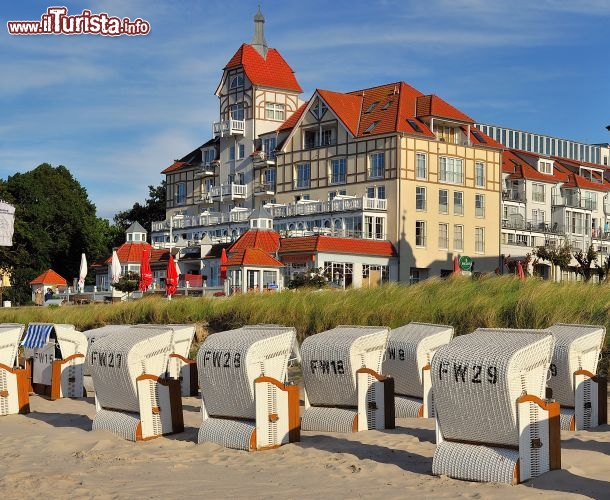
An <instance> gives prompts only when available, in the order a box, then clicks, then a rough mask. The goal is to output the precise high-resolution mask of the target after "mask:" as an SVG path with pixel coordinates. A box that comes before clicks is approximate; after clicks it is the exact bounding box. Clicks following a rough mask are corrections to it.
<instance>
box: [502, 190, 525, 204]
mask: <svg viewBox="0 0 610 500" xmlns="http://www.w3.org/2000/svg"><path fill="white" fill-rule="evenodd" d="M502 201H516V202H518V203H525V193H524V192H522V191H518V190H516V189H508V190H506V191H502Z"/></svg>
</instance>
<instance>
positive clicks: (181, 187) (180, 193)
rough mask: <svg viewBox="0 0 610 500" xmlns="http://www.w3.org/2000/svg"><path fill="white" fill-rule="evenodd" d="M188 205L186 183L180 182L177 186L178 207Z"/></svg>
mask: <svg viewBox="0 0 610 500" xmlns="http://www.w3.org/2000/svg"><path fill="white" fill-rule="evenodd" d="M185 203H186V183H185V182H179V183H178V184H176V205H184V204H185Z"/></svg>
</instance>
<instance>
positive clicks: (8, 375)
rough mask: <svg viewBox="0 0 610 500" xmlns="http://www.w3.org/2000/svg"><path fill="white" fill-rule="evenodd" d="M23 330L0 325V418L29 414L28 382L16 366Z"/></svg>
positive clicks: (22, 326)
mask: <svg viewBox="0 0 610 500" xmlns="http://www.w3.org/2000/svg"><path fill="white" fill-rule="evenodd" d="M24 330H25V326H24V325H21V324H13V323H3V324H0V416H4V415H12V414H16V413H22V414H26V413H29V412H30V396H29V387H30V382H29V380H28V375H27V372H26V370H25V369H24V368H19V367H18V366H17V353H18V350H19V341H20V340H21V336H22V335H23V331H24Z"/></svg>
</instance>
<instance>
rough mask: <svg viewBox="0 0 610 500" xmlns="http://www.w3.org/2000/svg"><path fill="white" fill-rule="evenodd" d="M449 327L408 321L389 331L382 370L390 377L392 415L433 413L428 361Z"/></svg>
mask: <svg viewBox="0 0 610 500" xmlns="http://www.w3.org/2000/svg"><path fill="white" fill-rule="evenodd" d="M452 338H453V327H452V326H446V325H433V324H429V323H416V322H411V323H409V324H407V325H404V326H401V327H399V328H395V329H393V330H391V331H390V336H389V339H388V349H387V351H386V356H385V360H384V362H383V373H385V374H387V375H391V376H392V378H394V392H395V394H394V399H395V402H396V417H399V418H415V417H427V418H432V417H434V398H433V396H432V391H431V388H432V385H431V380H430V361H431V360H432V356H433V355H434V353H435V352H436V350H437V349H438V348H439V347H440V346H442V345H445V344H446V343H448V342H449V341H450V340H451V339H452Z"/></svg>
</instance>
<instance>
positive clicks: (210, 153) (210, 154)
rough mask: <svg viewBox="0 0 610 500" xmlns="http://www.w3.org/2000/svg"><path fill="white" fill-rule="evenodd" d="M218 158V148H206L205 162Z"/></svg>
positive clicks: (204, 153)
mask: <svg viewBox="0 0 610 500" xmlns="http://www.w3.org/2000/svg"><path fill="white" fill-rule="evenodd" d="M215 159H216V150H215V149H206V150H204V152H203V163H205V164H208V163H211V162H213V161H214V160H215Z"/></svg>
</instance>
